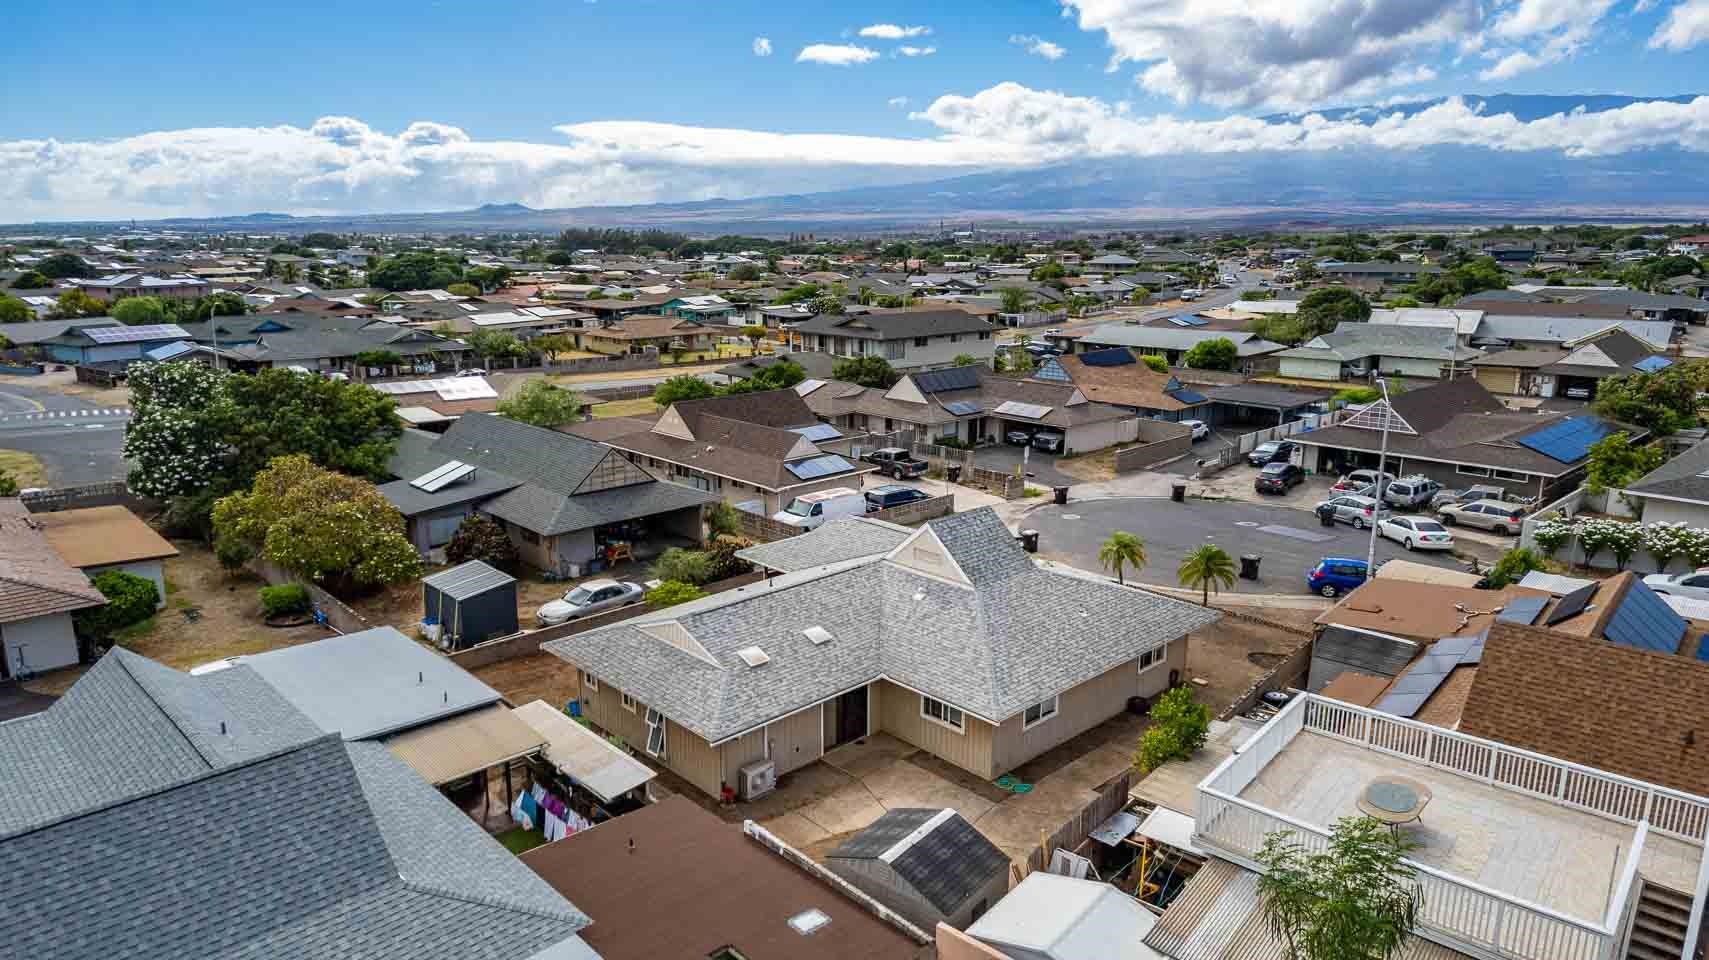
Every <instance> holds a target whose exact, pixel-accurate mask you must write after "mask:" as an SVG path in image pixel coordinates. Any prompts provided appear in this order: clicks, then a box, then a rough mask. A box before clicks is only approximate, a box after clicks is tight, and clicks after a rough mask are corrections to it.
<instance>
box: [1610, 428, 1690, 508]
mask: <svg viewBox="0 0 1709 960" xmlns="http://www.w3.org/2000/svg"><path fill="white" fill-rule="evenodd" d="M1705 474H1709V440H1705V441H1703V442H1701V443H1698V444H1697V445H1696V446H1694V447H1692V448H1691V449H1689V450H1687V451H1685V452H1684V453H1682V454H1680V455H1679V456H1677V457H1674V458H1673V459H1672V460H1669V461H1668V462H1666V463H1664V464H1662V465H1661V466H1659V467H1657V468H1655V469H1654V470H1651V471H1650V472H1649V473H1646V474H1644V475H1643V476H1642V477H1641V478H1639V479H1638V480H1637V481H1635V482H1633V483H1629V484H1627V485H1626V489H1627V490H1630V491H1632V492H1633V493H1647V494H1653V495H1655V496H1658V497H1672V498H1674V499H1677V500H1691V501H1695V502H1698V503H1709V476H1705Z"/></svg>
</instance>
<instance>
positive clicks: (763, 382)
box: [724, 360, 807, 394]
mask: <svg viewBox="0 0 1709 960" xmlns="http://www.w3.org/2000/svg"><path fill="white" fill-rule="evenodd" d="M805 379H807V371H805V370H803V369H801V365H800V364H799V363H796V362H795V361H793V360H781V361H779V362H777V363H774V364H772V365H770V366H768V367H763V368H761V369H760V371H759V372H758V373H755V374H754V375H753V376H751V377H748V378H747V379H745V380H738V381H736V382H735V383H732V384H730V385H729V386H728V387H726V388H725V389H724V392H725V393H727V394H738V393H762V392H764V391H766V390H782V389H784V388H786V387H793V386H795V385H796V384H798V383H800V382H801V381H803V380H805Z"/></svg>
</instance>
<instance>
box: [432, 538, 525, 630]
mask: <svg viewBox="0 0 1709 960" xmlns="http://www.w3.org/2000/svg"><path fill="white" fill-rule="evenodd" d="M421 601H422V614H423V616H422V619H423V621H424V622H426V623H429V624H436V625H438V627H439V644H440V646H442V647H445V648H446V649H449V650H461V649H463V648H464V647H472V646H474V645H475V644H477V643H481V642H483V641H486V640H491V639H492V638H494V637H503V636H508V635H510V634H513V633H515V632H517V629H518V626H517V620H516V578H515V577H513V576H511V575H510V574H508V573H505V572H504V571H503V570H500V569H498V568H496V567H493V566H491V565H489V564H486V563H483V562H481V561H479V560H470V561H469V562H468V563H460V564H458V565H457V566H455V567H452V568H451V569H449V570H441V571H440V572H438V573H436V574H434V575H433V576H431V577H427V578H425V579H423V580H422V581H421ZM430 633H431V631H430Z"/></svg>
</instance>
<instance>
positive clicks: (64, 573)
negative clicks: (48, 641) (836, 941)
mask: <svg viewBox="0 0 1709 960" xmlns="http://www.w3.org/2000/svg"><path fill="white" fill-rule="evenodd" d="M106 602H107V598H106V597H103V596H102V595H101V591H99V590H96V589H95V586H94V584H91V583H90V582H89V578H88V577H86V576H84V575H83V571H81V570H79V569H77V568H76V567H74V566H72V565H71V564H69V563H66V562H65V561H64V560H63V559H61V558H60V556H59V554H58V553H57V552H55V551H54V549H53V545H52V544H51V543H49V542H48V539H47V535H46V534H45V533H44V532H43V531H42V529H41V525H40V524H38V523H36V521H35V520H34V518H32V517H31V516H30V512H29V511H28V510H27V509H25V508H24V505H23V503H21V502H20V501H18V500H17V499H15V498H14V499H8V500H0V623H10V622H13V621H16V620H28V619H29V618H31V617H41V616H46V615H48V614H50V613H65V612H68V611H71V610H81V609H83V608H84V607H94V606H100V605H101V604H103V603H106Z"/></svg>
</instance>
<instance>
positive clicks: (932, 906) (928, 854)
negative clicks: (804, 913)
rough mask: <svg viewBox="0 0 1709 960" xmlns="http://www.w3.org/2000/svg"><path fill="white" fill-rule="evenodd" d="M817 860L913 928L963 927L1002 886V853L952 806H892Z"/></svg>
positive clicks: (1005, 887)
mask: <svg viewBox="0 0 1709 960" xmlns="http://www.w3.org/2000/svg"><path fill="white" fill-rule="evenodd" d="M825 866H827V867H829V868H830V869H831V870H832V871H833V872H834V873H836V874H837V875H838V876H840V877H842V878H843V879H845V880H847V881H848V882H850V883H852V884H854V885H855V886H856V887H859V888H860V889H862V890H864V891H866V893H867V894H869V895H870V896H871V897H872V898H873V899H875V900H877V901H878V902H879V903H882V904H884V905H885V906H887V907H889V908H890V909H892V910H895V911H896V912H897V913H900V914H901V915H902V916H904V917H907V918H908V920H909V922H911V923H913V924H914V925H915V926H917V927H920V928H921V929H927V930H929V929H931V928H932V927H935V926H937V925H938V924H939V923H947V924H949V925H950V926H952V927H955V928H956V929H958V930H960V929H965V928H966V927H967V926H968V925H969V924H971V923H972V922H973V921H975V920H977V919H979V917H980V916H981V915H982V914H984V913H985V911H987V910H989V909H990V908H991V905H992V904H994V903H996V902H997V901H999V900H1001V899H1002V898H1003V895H1004V894H1005V893H1008V892H1009V857H1008V854H1005V853H1004V852H1003V851H1002V850H999V849H998V848H997V845H996V844H994V843H992V842H991V841H990V840H987V839H986V838H985V835H984V834H982V833H980V832H979V831H978V830H977V829H976V828H975V827H974V826H973V824H971V823H968V822H967V821H966V820H965V819H963V818H962V816H961V814H959V813H956V812H955V811H954V810H953V809H949V808H947V807H946V808H943V809H930V808H922V807H893V808H891V809H889V810H886V811H885V812H884V815H883V816H881V817H879V818H878V819H877V820H874V821H873V822H872V823H870V824H867V825H866V826H865V827H863V828H861V830H860V832H858V833H856V834H855V835H854V836H851V837H849V838H848V839H847V840H844V841H843V842H842V843H841V844H839V845H838V846H837V847H836V848H835V849H833V850H831V851H830V852H829V853H827V854H826V855H825Z"/></svg>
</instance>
